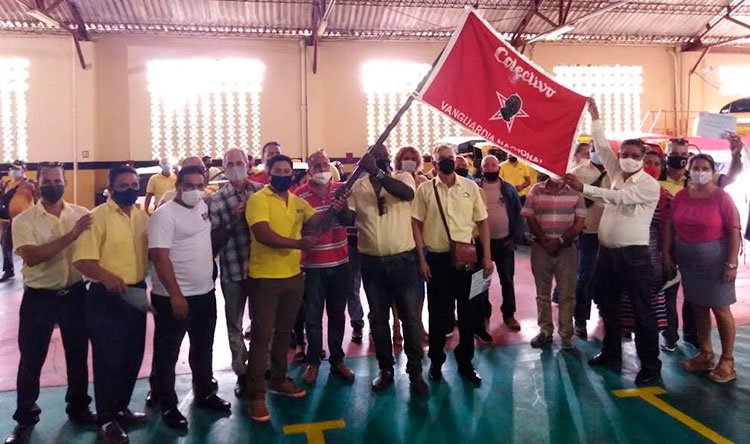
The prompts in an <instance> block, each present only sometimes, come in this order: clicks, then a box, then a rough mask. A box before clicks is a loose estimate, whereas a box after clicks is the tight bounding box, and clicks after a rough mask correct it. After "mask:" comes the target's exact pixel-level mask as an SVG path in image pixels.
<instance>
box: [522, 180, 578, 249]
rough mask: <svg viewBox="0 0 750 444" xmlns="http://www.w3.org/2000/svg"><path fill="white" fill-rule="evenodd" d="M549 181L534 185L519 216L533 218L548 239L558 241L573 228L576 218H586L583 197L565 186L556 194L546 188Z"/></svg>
mask: <svg viewBox="0 0 750 444" xmlns="http://www.w3.org/2000/svg"><path fill="white" fill-rule="evenodd" d="M549 183H550V180H546V181H544V182H541V183H538V184H536V185H534V188H532V189H531V191H530V192H529V194H528V196H526V203H525V204H524V206H523V209H522V210H521V216H523V217H533V218H534V219H536V221H537V222H538V223H539V226H540V227H541V228H542V231H544V235H545V236H547V237H548V238H550V239H559V238H561V237H562V235H563V234H564V233H565V232H566V231H568V229H569V228H570V227H571V226H573V223H574V222H575V219H576V218H577V217H580V218H584V217H586V204H585V203H584V199H583V195H582V194H581V193H579V192H577V191H575V190H574V189H572V188H570V187H569V186H567V185H565V186H564V187H563V188H561V189H560V190H559V191H558V192H557V193H554V192H552V191H551V190H550V189H548V188H547V184H549Z"/></svg>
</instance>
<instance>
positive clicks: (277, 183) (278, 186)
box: [271, 175, 292, 193]
mask: <svg viewBox="0 0 750 444" xmlns="http://www.w3.org/2000/svg"><path fill="white" fill-rule="evenodd" d="M291 186H292V176H274V175H271V187H273V189H274V190H276V191H278V192H279V193H283V192H284V191H286V190H288V189H289V187H291Z"/></svg>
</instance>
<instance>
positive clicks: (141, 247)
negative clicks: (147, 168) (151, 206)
mask: <svg viewBox="0 0 750 444" xmlns="http://www.w3.org/2000/svg"><path fill="white" fill-rule="evenodd" d="M91 215H92V218H93V222H92V224H91V228H89V229H88V230H86V231H84V232H83V234H81V237H79V238H78V241H77V242H76V244H75V248H74V250H73V263H75V262H76V261H80V260H95V261H99V266H101V267H102V268H104V269H105V270H107V271H109V272H110V273H112V274H114V275H116V276H119V277H120V278H122V280H124V281H125V283H126V284H128V285H133V284H137V283H138V282H141V281H143V280H144V279H145V278H146V265H147V262H148V216H147V215H146V213H145V212H144V211H143V210H141V209H139V208H136V207H133V208H132V209H131V210H130V215H129V216H128V215H127V214H125V213H123V211H122V210H121V209H120V207H119V206H118V205H117V204H116V203H115V201H114V200H112V199H111V198H110V199H108V200H107V202H106V203H103V204H101V205H99V206H98V207H96V208H94V209H93V210H92V211H91ZM92 280H93V279H92Z"/></svg>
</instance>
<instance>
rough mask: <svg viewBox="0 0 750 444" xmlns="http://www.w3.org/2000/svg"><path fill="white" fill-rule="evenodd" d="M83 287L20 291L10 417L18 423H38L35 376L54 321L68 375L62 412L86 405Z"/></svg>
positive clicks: (36, 382) (86, 342)
mask: <svg viewBox="0 0 750 444" xmlns="http://www.w3.org/2000/svg"><path fill="white" fill-rule="evenodd" d="M85 316H86V286H85V285H84V284H83V282H80V283H78V284H75V285H73V286H71V287H69V288H68V289H65V290H61V291H58V290H40V289H35V288H28V287H27V288H26V289H24V292H23V300H22V301H21V310H20V316H19V325H18V349H19V351H20V352H21V361H20V362H19V364H18V377H17V383H16V384H17V385H16V387H17V390H18V392H17V396H18V398H17V407H16V412H15V413H14V414H13V419H15V420H16V421H18V423H20V424H36V423H37V422H39V414H40V413H41V409H40V408H39V406H38V405H37V404H36V401H37V398H39V376H40V375H41V372H42V366H43V365H44V361H45V359H46V358H47V351H48V350H49V343H50V339H51V338H52V331H53V330H54V328H55V324H57V325H59V326H60V335H61V336H62V342H63V348H64V350H65V364H66V367H67V374H68V391H67V393H66V394H65V402H67V403H68V406H67V409H66V411H67V412H68V413H75V412H78V411H81V410H84V409H86V408H88V405H89V403H90V402H91V398H90V397H89V396H88V393H87V391H88V384H89V374H88V367H87V365H86V359H87V358H88V352H89V340H88V337H86V317H85Z"/></svg>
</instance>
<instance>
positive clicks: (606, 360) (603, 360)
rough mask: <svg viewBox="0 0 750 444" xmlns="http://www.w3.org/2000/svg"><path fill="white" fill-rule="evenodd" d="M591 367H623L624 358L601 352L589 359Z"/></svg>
mask: <svg viewBox="0 0 750 444" xmlns="http://www.w3.org/2000/svg"><path fill="white" fill-rule="evenodd" d="M589 365H590V366H592V367H603V366H605V365H610V366H618V365H622V358H621V357H619V356H612V355H608V354H605V353H604V352H599V354H597V355H596V356H594V357H593V358H591V359H589Z"/></svg>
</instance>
